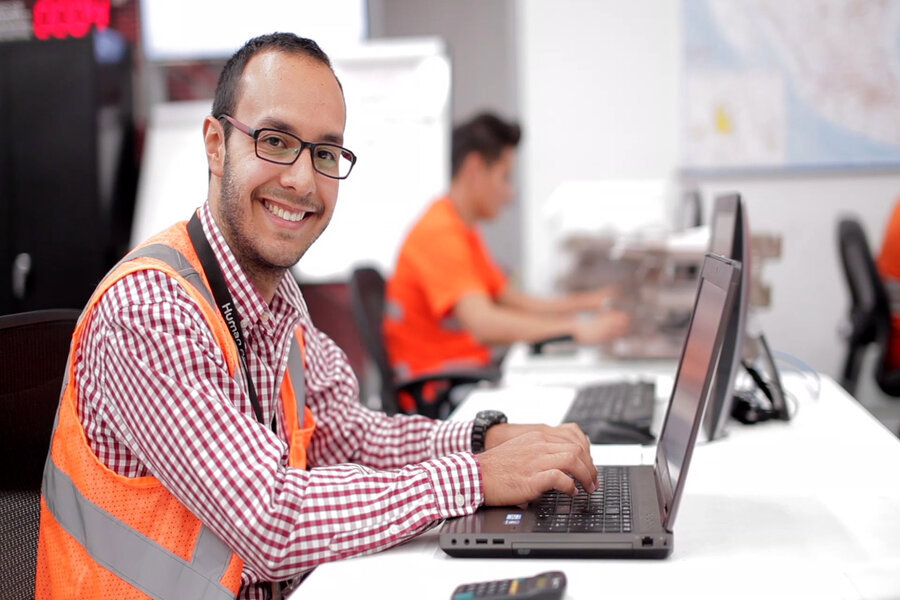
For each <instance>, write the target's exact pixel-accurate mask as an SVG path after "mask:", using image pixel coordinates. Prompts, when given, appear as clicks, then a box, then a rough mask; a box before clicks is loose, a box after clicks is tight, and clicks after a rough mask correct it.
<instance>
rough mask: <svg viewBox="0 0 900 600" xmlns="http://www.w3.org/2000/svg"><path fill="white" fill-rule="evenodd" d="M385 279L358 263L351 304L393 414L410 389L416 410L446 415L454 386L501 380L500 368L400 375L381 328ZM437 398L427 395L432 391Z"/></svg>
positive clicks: (384, 406) (387, 407)
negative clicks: (403, 394)
mask: <svg viewBox="0 0 900 600" xmlns="http://www.w3.org/2000/svg"><path fill="white" fill-rule="evenodd" d="M384 294H385V282H384V277H382V275H381V273H380V272H379V271H378V269H376V268H373V267H358V268H356V269H355V270H354V271H353V274H352V276H351V278H350V306H351V309H352V311H353V318H354V319H355V320H356V324H357V327H358V328H359V331H360V335H361V336H362V339H363V344H364V345H365V347H366V350H367V352H368V353H369V356H370V357H371V358H372V361H373V362H374V363H375V366H376V367H377V368H378V374H379V376H380V378H381V406H382V409H383V410H384V411H385V412H386V413H388V414H389V415H393V414H396V413H397V412H399V411H400V404H399V395H400V394H401V393H404V392H405V393H408V394H410V395H411V396H412V398H413V399H414V400H415V403H416V412H417V413H418V414H422V415H425V416H427V417H431V418H439V419H442V418H446V417H447V415H448V414H449V412H450V410H451V409H452V405H451V392H452V390H453V388H454V387H456V386H459V385H463V384H474V383H478V382H481V381H492V382H495V381H498V380H499V379H500V370H499V369H497V368H491V367H486V368H473V369H460V370H453V371H440V372H435V373H428V374H424V375H420V376H418V377H412V378H409V379H402V378H400V377H399V376H398V375H397V373H396V372H395V371H394V369H393V367H392V366H391V363H390V360H389V359H388V353H387V350H386V348H385V346H384V338H383V336H382V332H381V326H382V322H383V320H384V305H385V296H384ZM429 391H430V392H431V393H432V394H434V397H433V398H429V397H426V395H427V393H428V392H429Z"/></svg>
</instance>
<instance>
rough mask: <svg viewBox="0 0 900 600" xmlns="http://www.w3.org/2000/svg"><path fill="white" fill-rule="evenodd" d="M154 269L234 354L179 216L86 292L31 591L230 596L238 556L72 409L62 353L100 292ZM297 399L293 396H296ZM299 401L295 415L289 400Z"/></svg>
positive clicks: (293, 432)
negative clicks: (113, 459)
mask: <svg viewBox="0 0 900 600" xmlns="http://www.w3.org/2000/svg"><path fill="white" fill-rule="evenodd" d="M145 269H157V270H160V271H162V272H164V273H166V274H167V275H169V276H170V277H173V278H174V279H176V280H178V281H179V283H180V284H181V285H182V286H183V287H184V288H185V290H186V291H187V292H188V293H189V294H190V295H191V296H192V297H193V298H194V299H195V300H196V301H197V303H198V304H199V305H200V307H201V308H202V309H203V315H204V317H205V319H206V321H207V323H208V324H209V327H210V330H211V331H212V333H213V335H214V336H215V338H216V340H217V342H218V343H219V346H220V347H221V348H222V351H223V352H224V354H225V358H226V362H227V364H228V371H229V373H230V374H231V376H232V377H234V376H235V374H236V371H238V370H239V369H240V359H239V357H238V352H237V347H236V345H235V343H234V339H233V337H232V335H231V332H230V331H229V330H228V327H227V325H226V324H225V321H224V319H222V317H221V315H220V313H219V311H218V309H217V307H216V306H215V304H214V302H213V299H212V293H211V292H210V290H209V284H208V282H207V281H206V277H205V275H204V274H203V269H202V267H201V264H200V260H199V259H198V258H197V254H196V252H195V251H194V248H193V246H192V245H191V242H190V238H189V237H188V233H187V227H186V224H185V223H179V224H177V225H174V226H173V227H171V228H169V229H168V230H166V231H164V232H162V233H161V234H159V235H157V236H154V237H153V238H151V239H150V240H148V241H147V242H146V243H145V244H144V245H142V246H141V247H139V248H138V249H136V250H135V251H134V252H132V253H130V254H129V255H128V256H126V257H125V258H124V259H122V261H121V262H119V264H118V265H116V266H115V267H114V268H113V269H112V271H111V272H110V273H109V274H108V275H107V276H106V278H104V280H103V282H101V284H100V286H98V288H97V290H96V291H95V292H94V294H93V296H92V297H91V299H90V301H89V302H88V304H87V306H86V308H85V310H84V312H83V313H82V316H81V318H80V319H79V321H78V325H77V326H76V328H75V333H74V334H73V336H72V345H71V348H70V351H69V362H68V365H67V367H66V380H65V382H64V383H63V392H62V397H61V399H60V406H59V409H58V411H57V415H56V423H55V424H54V431H53V437H52V439H51V443H50V454H49V456H48V459H47V463H46V466H45V467H44V480H43V485H42V487H41V525H40V538H39V542H38V561H37V577H36V586H35V598H36V600H42V599H45V598H53V599H60V598H71V599H73V600H74V599H83V598H116V599H117V600H121V599H132V598H134V599H137V598H141V599H143V598H156V599H182V598H191V599H203V600H218V599H223V600H224V599H226V598H234V597H235V596H236V595H237V593H238V589H239V587H240V583H241V571H242V569H243V565H244V561H243V560H242V559H241V558H240V557H239V556H237V555H236V554H234V552H232V551H231V550H230V549H229V548H228V547H227V546H226V545H225V543H224V542H223V541H222V540H221V539H220V538H219V537H217V536H216V535H215V534H214V533H213V532H212V531H210V530H209V529H208V528H207V527H206V526H205V525H203V523H201V522H200V520H199V519H198V518H197V517H196V516H194V514H193V513H191V512H190V511H189V510H188V509H187V507H185V506H184V505H183V504H182V503H181V502H180V501H179V500H178V499H177V498H176V497H175V496H173V495H172V494H171V493H170V492H169V491H168V490H167V489H166V488H164V487H163V485H162V484H161V483H160V482H159V480H157V479H156V478H155V477H152V476H146V477H124V476H122V475H119V474H117V473H115V472H114V471H112V470H111V469H109V468H108V467H107V466H106V465H104V464H103V463H102V462H101V461H100V460H99V459H98V458H97V456H96V455H95V454H94V453H93V451H92V450H91V448H90V446H89V444H88V441H87V437H86V435H85V433H84V428H83V427H82V425H81V421H80V420H79V419H78V414H77V399H76V394H77V390H76V385H75V370H74V364H73V360H72V357H74V356H75V354H76V351H77V348H78V345H79V344H80V342H81V338H82V334H83V332H84V327H85V324H86V323H87V322H88V321H89V319H88V318H87V317H88V315H90V313H91V311H92V310H93V309H94V307H95V306H96V305H97V303H98V302H99V300H100V298H101V297H102V296H103V294H104V293H105V292H106V290H108V289H109V288H110V286H112V285H113V284H114V283H115V282H116V281H118V280H119V279H121V278H123V277H125V276H126V275H128V274H130V273H133V272H135V271H140V270H145ZM304 348H305V345H304V342H303V333H302V331H301V329H300V328H298V329H297V331H296V334H295V335H294V336H292V343H291V350H290V355H289V359H288V372H287V373H286V374H285V376H284V381H283V384H282V387H281V401H282V409H283V414H284V420H285V423H284V427H285V431H286V432H287V435H288V441H289V448H290V455H289V459H288V462H289V464H290V465H291V466H293V467H297V468H301V469H302V468H306V448H307V446H308V445H309V441H310V438H311V437H312V434H313V431H314V430H315V426H316V425H315V420H314V419H313V415H312V412H310V410H309V407H306V406H305V403H303V399H304V396H305V380H304V373H303V363H304V358H305V357H304ZM298 398H299V399H300V403H299V404H298V402H297V399H298ZM300 406H303V416H302V417H301V416H300V411H299V408H300Z"/></svg>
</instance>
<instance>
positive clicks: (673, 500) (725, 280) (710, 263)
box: [656, 254, 740, 529]
mask: <svg viewBox="0 0 900 600" xmlns="http://www.w3.org/2000/svg"><path fill="white" fill-rule="evenodd" d="M739 270H740V265H739V264H738V263H734V262H732V261H728V260H726V259H722V258H720V257H714V256H712V255H709V254H708V255H707V257H706V259H705V261H704V263H703V271H702V273H701V276H700V283H699V286H698V289H697V296H696V299H695V303H694V313H693V315H692V317H691V323H690V327H689V328H688V333H687V336H686V338H685V342H684V349H683V351H682V354H681V361H680V362H679V364H678V372H677V375H676V377H675V385H674V387H673V388H672V396H671V398H670V400H669V408H668V411H667V412H666V418H665V421H664V422H663V428H662V432H661V433H660V436H659V443H658V444H657V450H656V473H657V477H658V478H659V489H660V493H661V494H662V496H663V497H662V501H663V503H664V506H663V509H664V511H665V521H664V524H665V526H666V528H667V529H668V528H670V527H671V523H672V521H673V520H674V513H675V509H676V507H677V503H678V499H679V497H680V495H681V488H682V487H683V483H684V475H685V472H686V471H687V467H688V462H689V460H690V451H691V449H692V448H693V446H694V443H695V441H696V438H697V432H698V429H699V426H700V421H701V418H702V414H703V407H704V406H705V403H706V399H707V396H708V395H709V391H710V387H711V386H710V382H711V380H712V379H713V376H714V374H715V372H716V369H717V368H718V362H719V355H720V353H721V348H722V340H723V338H724V332H725V327H724V326H723V323H724V322H725V314H726V312H727V311H728V310H730V308H731V306H730V305H731V304H732V302H733V297H734V288H735V285H736V283H737V273H738V272H739Z"/></svg>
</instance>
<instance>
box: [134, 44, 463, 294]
mask: <svg viewBox="0 0 900 600" xmlns="http://www.w3.org/2000/svg"><path fill="white" fill-rule="evenodd" d="M331 59H332V63H333V65H334V69H335V73H336V74H337V76H338V78H339V79H340V80H341V84H342V86H343V88H344V95H345V98H346V101H347V127H346V130H345V133H344V142H345V145H346V146H347V147H348V148H350V149H352V150H353V151H354V152H355V153H356V154H357V156H358V157H359V160H358V162H357V164H356V166H355V167H354V169H353V172H352V174H351V175H350V177H349V178H348V179H346V180H344V181H342V182H341V184H340V191H339V193H338V202H337V206H336V208H335V212H334V216H333V217H332V220H331V224H330V225H329V226H328V229H326V231H325V233H323V234H322V236H321V237H320V238H319V240H318V241H316V243H315V244H313V246H312V248H310V250H309V251H308V252H307V253H306V255H305V256H304V257H303V258H302V259H301V261H300V263H298V265H297V266H296V267H295V268H294V271H295V273H296V274H297V275H298V276H299V277H300V278H302V280H303V281H304V282H326V281H345V280H347V279H348V278H349V275H350V272H351V271H352V269H353V267H355V266H356V265H358V264H362V263H365V264H370V265H374V266H376V267H378V268H380V269H381V270H382V272H384V273H385V274H387V273H389V272H390V271H392V270H393V266H394V262H395V259H396V256H397V252H398V251H399V248H400V244H401V243H402V241H403V237H404V236H405V233H406V231H407V230H408V229H409V228H410V227H411V225H412V223H413V222H414V221H415V219H416V218H417V217H418V216H419V214H420V213H421V212H423V211H424V209H425V208H426V206H427V205H428V204H429V203H430V202H431V201H432V200H433V199H434V198H436V197H437V196H439V195H440V194H441V193H443V192H444V191H445V190H446V189H447V187H448V185H449V173H450V107H449V98H450V60H449V58H448V57H447V54H446V50H445V47H444V44H443V42H442V41H441V40H439V39H436V38H415V39H397V40H385V41H378V42H368V43H366V44H364V45H360V46H358V47H355V48H352V49H346V50H344V51H342V52H341V53H338V54H332V56H331ZM211 106H212V100H205V101H191V102H173V103H161V104H157V105H155V106H154V107H153V108H152V109H151V112H150V117H149V121H148V126H147V135H146V142H145V147H144V154H143V160H142V165H141V173H140V179H139V182H138V192H137V199H136V206H135V212H134V215H135V216H134V222H133V227H132V237H131V240H132V244H133V245H134V244H137V243H139V242H141V241H143V240H144V239H146V238H147V237H149V236H150V235H152V234H153V233H155V232H157V231H159V230H161V229H163V228H165V227H167V226H169V225H171V224H172V223H174V222H175V221H178V220H184V219H186V218H188V217H189V216H190V213H191V211H192V210H193V209H194V208H196V207H197V206H199V205H200V204H201V203H202V202H203V201H204V200H205V199H206V195H207V165H206V154H205V150H204V147H203V136H202V124H203V119H204V118H205V117H206V115H208V114H209V111H210V107H211ZM411 148H414V149H415V151H413V152H410V149H411Z"/></svg>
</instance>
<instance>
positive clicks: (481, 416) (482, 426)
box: [472, 410, 506, 454]
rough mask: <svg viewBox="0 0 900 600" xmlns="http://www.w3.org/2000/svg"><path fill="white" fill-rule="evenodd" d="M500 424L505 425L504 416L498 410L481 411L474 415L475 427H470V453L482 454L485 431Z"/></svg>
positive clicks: (485, 436) (485, 437)
mask: <svg viewBox="0 0 900 600" xmlns="http://www.w3.org/2000/svg"><path fill="white" fill-rule="evenodd" d="M500 423H506V415H504V414H503V413H502V412H500V411H499V410H483V411H481V412H479V413H478V414H477V415H475V426H474V427H472V452H474V453H475V454H478V453H479V452H484V441H485V440H486V439H487V430H488V429H490V428H491V427H493V426H494V425H498V424H500Z"/></svg>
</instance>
